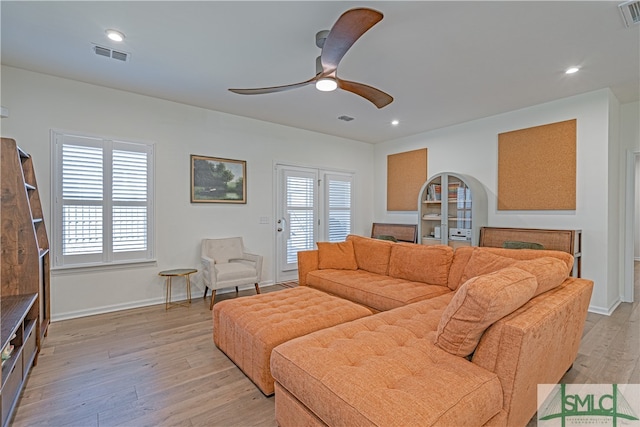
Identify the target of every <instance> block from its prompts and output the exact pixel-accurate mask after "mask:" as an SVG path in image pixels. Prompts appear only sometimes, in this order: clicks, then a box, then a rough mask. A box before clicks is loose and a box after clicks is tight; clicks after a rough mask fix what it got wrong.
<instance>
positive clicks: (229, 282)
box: [201, 237, 262, 310]
mask: <svg viewBox="0 0 640 427" xmlns="http://www.w3.org/2000/svg"><path fill="white" fill-rule="evenodd" d="M201 258H202V277H203V280H204V284H205V288H204V297H203V298H204V299H206V298H207V289H211V305H210V306H209V310H211V309H213V301H214V300H215V298H216V290H217V289H222V288H232V287H235V288H236V292H237V291H238V286H240V285H250V284H254V285H255V287H256V293H260V287H259V286H258V283H260V277H261V276H262V255H254V254H250V253H246V252H245V251H244V246H243V244H242V237H229V238H226V239H203V240H202V250H201Z"/></svg>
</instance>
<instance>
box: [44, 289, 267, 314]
mask: <svg viewBox="0 0 640 427" xmlns="http://www.w3.org/2000/svg"><path fill="white" fill-rule="evenodd" d="M273 285H274V283H273V281H269V282H264V283H260V287H269V286H273ZM238 289H239V290H241V291H244V290H250V289H255V288H254V286H253V285H248V286H239V287H238ZM235 291H236V290H235V289H234V288H229V289H221V290H219V291H218V292H217V294H226V293H229V292H235ZM203 294H204V288H200V286H193V287H192V288H191V299H192V300H194V299H197V298H198V297H200V298H202V295H203ZM209 295H211V294H209ZM186 299H187V293H186V292H184V291H183V292H181V293H179V292H176V293H175V294H173V295H171V300H172V301H182V300H186ZM164 303H165V298H164V296H163V297H157V298H149V299H146V300H140V301H132V302H127V303H123V304H112V305H105V306H102V307H95V308H88V309H86V310H75V311H69V312H66V313H52V314H51V322H52V323H53V322H59V321H62V320H69V319H77V318H79V317H87V316H94V315H96V314H105V313H113V312H115V311H122V310H130V309H132V308H141V307H148V306H150V305H159V304H164Z"/></svg>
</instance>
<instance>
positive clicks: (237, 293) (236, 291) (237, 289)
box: [236, 286, 238, 295]
mask: <svg viewBox="0 0 640 427" xmlns="http://www.w3.org/2000/svg"><path fill="white" fill-rule="evenodd" d="M236 295H238V287H237V286H236Z"/></svg>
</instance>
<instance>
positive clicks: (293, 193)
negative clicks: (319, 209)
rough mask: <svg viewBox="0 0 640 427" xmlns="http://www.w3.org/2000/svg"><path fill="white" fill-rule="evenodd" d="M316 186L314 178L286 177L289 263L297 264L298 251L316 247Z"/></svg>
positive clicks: (287, 257) (287, 256)
mask: <svg viewBox="0 0 640 427" xmlns="http://www.w3.org/2000/svg"><path fill="white" fill-rule="evenodd" d="M314 188H315V179H314V178H309V177H302V176H287V178H286V199H287V202H286V204H287V207H286V213H285V214H286V218H287V219H288V222H289V224H288V227H287V230H288V239H287V254H286V260H287V264H292V265H297V260H298V251H304V250H310V249H313V248H314V241H313V235H314V228H313V226H314V194H313V191H314Z"/></svg>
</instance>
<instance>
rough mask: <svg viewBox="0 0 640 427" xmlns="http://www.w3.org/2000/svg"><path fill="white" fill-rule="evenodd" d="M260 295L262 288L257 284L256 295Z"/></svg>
mask: <svg viewBox="0 0 640 427" xmlns="http://www.w3.org/2000/svg"><path fill="white" fill-rule="evenodd" d="M259 293H260V286H258V284H257V283H256V294H259Z"/></svg>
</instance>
